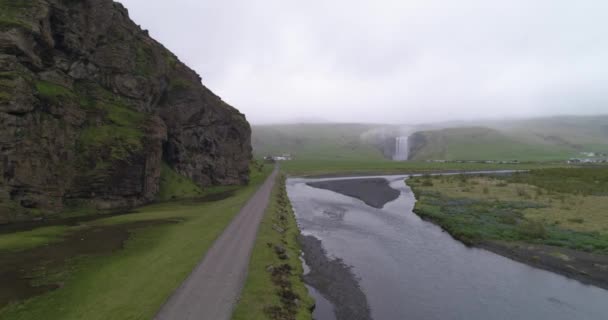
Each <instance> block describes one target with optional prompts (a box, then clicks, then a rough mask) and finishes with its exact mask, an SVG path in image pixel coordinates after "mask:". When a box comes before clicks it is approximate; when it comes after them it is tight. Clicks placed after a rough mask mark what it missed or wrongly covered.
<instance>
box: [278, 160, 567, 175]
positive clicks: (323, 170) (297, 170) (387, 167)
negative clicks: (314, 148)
mask: <svg viewBox="0 0 608 320" xmlns="http://www.w3.org/2000/svg"><path fill="white" fill-rule="evenodd" d="M564 166H566V164H564V163H558V162H530V163H519V164H487V163H432V162H423V161H409V162H396V161H388V160H380V161H328V160H300V159H296V160H293V161H284V162H281V168H282V169H283V170H284V171H285V172H287V173H288V174H289V175H293V176H298V175H325V174H368V173H375V174H376V173H377V174H404V173H425V172H439V171H482V170H529V169H539V168H553V167H564Z"/></svg>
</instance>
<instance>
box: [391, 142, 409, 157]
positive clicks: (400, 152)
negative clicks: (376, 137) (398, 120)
mask: <svg viewBox="0 0 608 320" xmlns="http://www.w3.org/2000/svg"><path fill="white" fill-rule="evenodd" d="M408 140H409V136H407V137H397V138H395V155H394V156H393V160H395V161H406V160H408V159H409V156H410V147H409V143H408Z"/></svg>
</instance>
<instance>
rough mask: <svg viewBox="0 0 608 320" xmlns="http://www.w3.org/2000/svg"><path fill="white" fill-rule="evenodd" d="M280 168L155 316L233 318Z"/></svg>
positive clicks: (164, 318) (170, 319) (169, 319)
mask: <svg viewBox="0 0 608 320" xmlns="http://www.w3.org/2000/svg"><path fill="white" fill-rule="evenodd" d="M277 172H278V170H277V169H275V170H274V171H273V173H272V174H271V175H270V176H269V177H268V179H267V180H266V181H265V182H264V184H263V185H262V186H261V187H260V189H259V190H258V191H257V192H256V193H255V194H254V195H253V197H252V198H251V199H249V201H248V202H247V204H245V206H244V207H243V208H242V209H241V211H240V212H239V214H238V215H237V216H236V217H235V218H234V220H233V221H232V222H231V223H230V225H229V226H228V227H227V228H226V230H224V232H223V233H222V235H221V236H220V237H219V238H218V239H217V240H216V241H215V243H214V244H213V246H212V247H211V249H209V251H208V252H207V254H206V255H205V257H204V258H203V260H202V261H201V262H200V263H199V264H198V265H197V266H196V268H195V269H194V270H193V271H192V273H191V274H190V276H188V278H187V279H186V280H185V281H184V283H182V285H181V286H180V287H179V288H178V289H177V290H176V291H175V292H174V293H173V295H172V296H171V297H170V298H169V299H168V300H167V301H166V302H165V304H164V305H163V306H162V308H161V310H160V311H159V312H158V314H157V315H156V317H155V319H157V320H175V319H180V320H189V319H197V320H201V319H203V320H205V319H208V320H223V319H230V317H231V315H232V309H233V307H234V305H235V303H236V301H237V299H238V297H239V294H240V292H241V289H242V288H243V284H244V282H245V279H246V278H247V268H248V266H249V258H250V256H251V251H252V249H253V244H254V242H255V239H256V235H257V231H258V227H259V224H260V222H261V220H262V217H263V216H264V211H266V207H267V206H268V202H269V199H270V193H271V191H272V188H273V186H274V183H275V178H276V175H277Z"/></svg>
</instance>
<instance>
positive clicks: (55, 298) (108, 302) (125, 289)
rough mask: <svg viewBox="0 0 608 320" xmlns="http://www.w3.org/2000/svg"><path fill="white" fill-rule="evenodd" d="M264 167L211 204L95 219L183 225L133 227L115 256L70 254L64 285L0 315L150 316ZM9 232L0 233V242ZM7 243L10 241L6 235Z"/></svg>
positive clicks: (246, 196)
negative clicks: (232, 192) (173, 221)
mask: <svg viewBox="0 0 608 320" xmlns="http://www.w3.org/2000/svg"><path fill="white" fill-rule="evenodd" d="M269 170H270V169H269V168H267V169H265V170H264V171H263V172H259V173H255V174H254V175H253V176H252V183H251V185H250V186H248V187H244V188H242V189H240V190H239V191H237V192H236V194H235V195H234V196H233V197H230V198H228V199H225V200H221V201H217V202H210V203H199V204H196V203H181V204H180V203H164V204H158V205H152V206H148V207H144V208H141V209H139V210H138V211H139V213H137V214H130V215H123V216H116V217H112V218H108V219H104V220H98V221H96V222H94V224H122V223H129V222H134V221H145V220H155V219H181V220H183V221H182V222H180V223H176V224H170V225H165V226H158V227H150V228H145V229H140V230H136V231H135V233H134V234H133V236H132V237H131V238H130V239H129V240H128V241H127V243H126V247H125V248H124V249H123V250H120V251H118V252H116V253H113V254H112V255H107V256H91V257H80V258H77V259H74V260H73V261H72V262H71V263H70V265H69V266H66V268H65V270H63V272H60V273H59V274H60V279H61V280H62V282H63V284H64V285H63V287H62V288H60V289H58V290H55V291H52V292H50V293H47V294H45V295H42V296H38V297H35V298H33V299H30V300H28V301H26V302H24V303H20V304H13V305H10V306H8V307H6V308H3V309H2V310H0V319H21V320H25V319H87V320H95V319H151V318H152V317H153V316H154V314H155V313H156V312H157V311H158V309H159V307H160V306H161V305H162V303H163V302H164V301H165V300H166V299H167V297H168V296H169V295H170V294H171V293H172V292H173V291H174V290H175V289H176V288H177V287H178V286H179V285H180V283H181V282H182V281H183V280H184V279H185V278H186V277H187V275H188V274H189V273H190V272H191V271H192V269H193V267H194V266H195V265H196V263H198V262H199V261H200V259H201V258H202V257H203V255H204V253H205V252H206V251H207V249H208V248H209V247H210V246H211V244H212V243H213V241H214V240H215V239H216V238H217V237H218V236H219V235H220V234H221V232H222V231H223V230H224V228H225V227H226V226H227V225H228V224H229V222H230V221H231V220H232V218H233V217H234V216H235V214H236V213H237V212H238V211H239V210H240V208H241V207H242V206H243V205H244V203H245V202H246V201H247V200H248V199H249V198H250V196H251V195H252V194H253V193H254V192H255V191H256V189H257V188H258V187H259V185H260V184H261V183H262V181H263V180H264V178H265V177H266V176H267V174H268V173H269ZM4 237H6V235H0V242H1V241H2V239H3V238H4ZM7 243H8V241H7Z"/></svg>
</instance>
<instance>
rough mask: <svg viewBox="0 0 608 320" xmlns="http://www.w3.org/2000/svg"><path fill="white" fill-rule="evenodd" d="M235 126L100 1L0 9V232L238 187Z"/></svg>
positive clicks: (19, 0) (192, 80)
mask: <svg viewBox="0 0 608 320" xmlns="http://www.w3.org/2000/svg"><path fill="white" fill-rule="evenodd" d="M250 159H251V129H250V126H249V124H248V122H247V121H246V119H245V116H244V115H243V114H241V113H239V112H238V110H236V109H235V108H233V107H231V106H229V105H228V104H226V103H225V102H223V101H222V100H221V99H220V98H219V97H218V96H216V95H215V94H213V93H212V92H211V91H210V90H209V89H207V88H206V87H204V86H203V85H202V84H201V78H200V77H199V75H197V74H196V73H195V72H194V71H192V70H191V69H189V68H188V67H187V66H186V65H184V64H183V63H181V62H180V61H179V60H178V59H177V57H176V56H175V55H173V54H172V53H171V52H169V51H168V50H167V49H165V48H164V47H163V46H162V45H161V44H159V43H158V42H156V41H154V40H153V39H152V38H150V37H149V35H148V33H147V31H145V30H142V29H141V28H140V27H139V26H138V25H136V24H135V23H134V22H133V21H131V20H130V19H129V16H128V12H127V10H126V9H125V8H124V7H123V6H122V5H121V4H119V3H117V2H113V1H111V0H0V173H1V174H0V223H6V222H10V221H15V220H27V219H31V218H33V217H35V216H40V215H47V214H51V213H56V212H60V211H63V210H65V209H67V208H71V207H77V206H83V205H86V206H94V207H96V208H98V209H112V208H123V207H132V206H137V205H141V204H145V203H148V202H150V201H152V200H154V198H155V196H156V194H157V193H158V191H159V180H160V172H161V165H162V163H163V162H165V163H167V164H168V165H169V166H170V167H172V168H173V169H174V170H175V171H177V172H178V173H180V174H181V175H183V176H185V177H187V178H190V179H191V180H192V181H194V182H195V183H196V184H197V185H199V186H201V187H206V186H211V185H231V184H243V183H246V182H247V180H248V175H249V161H250Z"/></svg>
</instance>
